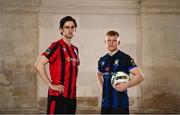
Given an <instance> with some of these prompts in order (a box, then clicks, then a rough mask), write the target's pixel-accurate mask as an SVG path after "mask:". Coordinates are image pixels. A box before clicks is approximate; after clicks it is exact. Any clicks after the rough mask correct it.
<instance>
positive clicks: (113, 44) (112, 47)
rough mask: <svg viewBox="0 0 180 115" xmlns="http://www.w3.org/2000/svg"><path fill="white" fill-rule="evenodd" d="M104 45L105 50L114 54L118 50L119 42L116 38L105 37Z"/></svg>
mask: <svg viewBox="0 0 180 115" xmlns="http://www.w3.org/2000/svg"><path fill="white" fill-rule="evenodd" d="M105 43H106V48H107V50H108V51H110V52H114V51H116V50H117V49H118V46H119V44H120V41H119V39H118V36H106V41H105Z"/></svg>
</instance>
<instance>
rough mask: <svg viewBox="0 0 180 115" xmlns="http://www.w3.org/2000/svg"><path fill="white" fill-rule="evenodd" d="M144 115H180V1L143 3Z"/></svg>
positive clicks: (159, 0)
mask: <svg viewBox="0 0 180 115" xmlns="http://www.w3.org/2000/svg"><path fill="white" fill-rule="evenodd" d="M141 5H142V8H141V27H142V38H143V41H142V42H143V45H142V49H143V50H142V51H143V68H144V75H145V82H144V86H143V96H142V97H143V98H142V99H143V101H142V103H143V110H142V112H144V113H178V112H180V92H179V91H180V84H179V81H180V77H179V75H180V51H179V44H180V34H179V33H180V21H179V20H180V1H179V0H173V1H172V0H164V1H162V0H156V1H155V0H147V1H146V0H142V2H141Z"/></svg>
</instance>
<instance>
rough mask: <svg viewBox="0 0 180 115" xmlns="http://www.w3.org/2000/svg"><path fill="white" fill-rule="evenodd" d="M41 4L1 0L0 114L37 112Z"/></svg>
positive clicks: (33, 0) (26, 0)
mask: <svg viewBox="0 0 180 115" xmlns="http://www.w3.org/2000/svg"><path fill="white" fill-rule="evenodd" d="M38 6H39V1H38V0H31V1H29V0H25V1H23V0H19V1H12V0H0V31H1V32H0V54H1V55H0V92H1V93H0V97H1V98H0V113H6V112H8V113H14V112H18V111H19V112H29V111H30V112H32V111H36V105H37V104H36V96H37V84H36V77H35V74H34V71H33V69H32V66H33V63H34V61H35V59H36V57H37V47H38V12H37V8H38Z"/></svg>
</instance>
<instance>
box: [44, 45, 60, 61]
mask: <svg viewBox="0 0 180 115" xmlns="http://www.w3.org/2000/svg"><path fill="white" fill-rule="evenodd" d="M57 48H58V45H57V43H56V42H53V43H52V44H51V45H50V46H49V47H48V48H47V49H46V51H45V52H43V53H42V54H41V55H43V56H45V57H46V58H48V59H49V62H53V60H54V59H55V58H56V56H57V53H55V51H56V49H57Z"/></svg>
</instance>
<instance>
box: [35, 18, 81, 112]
mask: <svg viewBox="0 0 180 115" xmlns="http://www.w3.org/2000/svg"><path fill="white" fill-rule="evenodd" d="M76 27H77V23H76V21H75V19H74V18H72V17H71V16H66V17H64V18H62V19H61V21H60V27H59V29H60V32H61V34H62V38H61V39H60V40H58V41H56V42H53V43H52V44H51V45H50V46H49V47H48V48H47V50H46V51H45V52H43V53H42V54H41V56H39V58H38V59H37V61H36V63H35V69H36V71H37V73H38V75H39V76H40V77H41V78H42V80H43V81H44V82H45V83H46V84H47V85H48V86H49V90H48V105H47V113H48V114H59V113H63V114H65V113H70V114H75V113H76V79H77V74H78V65H79V64H80V61H79V56H78V48H77V47H76V46H74V45H72V44H71V39H72V37H73V36H74V35H75V32H76ZM47 63H49V69H50V78H49V77H48V75H47V72H46V69H45V65H46V64H47Z"/></svg>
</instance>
